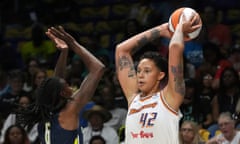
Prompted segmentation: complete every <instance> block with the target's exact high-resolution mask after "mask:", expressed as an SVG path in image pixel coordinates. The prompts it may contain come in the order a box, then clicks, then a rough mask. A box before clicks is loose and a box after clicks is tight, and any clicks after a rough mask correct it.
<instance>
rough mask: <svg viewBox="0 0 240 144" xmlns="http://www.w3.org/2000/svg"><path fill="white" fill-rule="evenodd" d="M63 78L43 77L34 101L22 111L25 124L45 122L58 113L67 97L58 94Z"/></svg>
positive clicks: (62, 84)
mask: <svg viewBox="0 0 240 144" xmlns="http://www.w3.org/2000/svg"><path fill="white" fill-rule="evenodd" d="M63 81H64V80H63V79H61V78H57V77H51V78H47V79H45V80H44V81H43V82H42V83H41V85H40V87H39V88H38V89H37V93H36V101H35V103H34V104H32V105H30V106H29V107H28V108H27V109H26V110H25V111H23V117H24V119H25V124H26V125H29V124H31V123H37V122H40V121H41V122H47V121H49V120H50V119H51V118H52V116H53V115H54V114H56V113H58V112H59V111H60V110H61V109H62V108H63V107H64V106H65V105H66V103H67V101H68V100H69V99H67V98H64V97H62V96H60V92H61V91H62V89H63V87H64V82H63Z"/></svg>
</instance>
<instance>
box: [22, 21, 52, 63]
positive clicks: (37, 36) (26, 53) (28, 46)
mask: <svg viewBox="0 0 240 144" xmlns="http://www.w3.org/2000/svg"><path fill="white" fill-rule="evenodd" d="M44 32H45V30H44V26H43V25H42V24H40V23H34V24H33V25H32V33H31V34H32V35H31V40H30V41H26V42H22V43H20V45H19V51H20V54H21V56H22V59H23V61H24V63H26V62H27V60H28V59H29V58H31V57H35V58H37V59H38V61H39V62H40V63H42V64H46V65H48V66H49V65H50V67H52V65H51V64H50V63H49V62H50V61H51V60H50V58H53V56H54V55H55V53H56V49H55V46H54V44H53V43H52V41H50V40H47V39H46V37H45V33H44ZM54 58H55V57H54ZM51 62H55V61H51Z"/></svg>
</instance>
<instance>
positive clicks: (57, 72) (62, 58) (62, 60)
mask: <svg viewBox="0 0 240 144" xmlns="http://www.w3.org/2000/svg"><path fill="white" fill-rule="evenodd" d="M46 35H47V36H48V37H49V38H50V39H51V40H52V41H53V42H54V43H55V45H56V48H58V49H59V50H60V51H61V53H60V55H59V57H58V60H57V63H56V66H55V68H54V76H56V77H60V78H65V71H66V66H67V57H68V45H67V44H66V43H65V42H64V41H63V40H61V39H59V38H57V37H56V36H54V35H53V34H52V33H51V32H50V31H47V32H46Z"/></svg>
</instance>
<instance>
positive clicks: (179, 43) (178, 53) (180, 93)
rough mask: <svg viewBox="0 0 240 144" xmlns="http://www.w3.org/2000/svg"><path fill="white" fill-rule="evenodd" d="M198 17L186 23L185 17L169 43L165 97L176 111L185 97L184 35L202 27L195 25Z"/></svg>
mask: <svg viewBox="0 0 240 144" xmlns="http://www.w3.org/2000/svg"><path fill="white" fill-rule="evenodd" d="M196 18H197V17H195V16H194V17H192V19H191V20H189V21H186V20H185V17H184V16H183V20H182V22H181V23H179V24H178V25H177V28H176V30H175V32H174V34H173V36H172V38H171V40H170V43H169V61H168V63H169V66H168V71H169V79H168V84H167V87H166V89H167V90H166V91H164V96H165V98H166V100H167V102H168V104H169V105H170V106H171V107H172V108H173V109H175V110H176V111H177V110H178V109H179V107H180V105H181V104H182V101H183V98H184V95H185V83H184V75H183V51H184V33H188V32H192V31H194V30H196V29H197V28H199V27H200V26H201V25H194V26H193V23H194V21H195V20H196Z"/></svg>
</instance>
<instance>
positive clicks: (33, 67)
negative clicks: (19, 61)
mask: <svg viewBox="0 0 240 144" xmlns="http://www.w3.org/2000/svg"><path fill="white" fill-rule="evenodd" d="M39 68H40V62H39V61H38V59H37V58H29V59H28V60H27V62H26V63H25V68H24V72H25V78H26V80H25V83H24V85H23V89H24V90H25V91H27V92H30V91H32V89H33V87H32V86H33V75H34V74H35V73H36V72H37V70H38V69H39Z"/></svg>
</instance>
